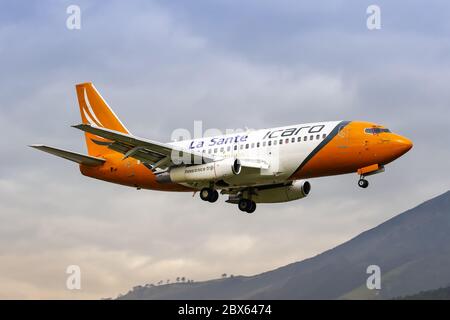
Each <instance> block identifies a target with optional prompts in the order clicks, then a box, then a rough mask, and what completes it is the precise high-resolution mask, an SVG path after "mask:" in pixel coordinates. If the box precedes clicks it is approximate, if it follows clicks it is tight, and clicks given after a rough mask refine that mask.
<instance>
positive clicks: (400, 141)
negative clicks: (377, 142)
mask: <svg viewBox="0 0 450 320" xmlns="http://www.w3.org/2000/svg"><path fill="white" fill-rule="evenodd" d="M392 142H393V143H394V144H395V146H396V148H397V149H399V150H400V151H401V152H402V153H406V152H408V151H409V150H410V149H411V148H412V147H413V143H412V141H411V140H409V139H408V138H405V137H403V136H397V137H396V138H395V139H394V140H393V141H392Z"/></svg>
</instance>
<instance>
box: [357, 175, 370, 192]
mask: <svg viewBox="0 0 450 320" xmlns="http://www.w3.org/2000/svg"><path fill="white" fill-rule="evenodd" d="M358 186H359V187H361V188H363V189H365V188H367V187H368V186H369V181H367V180H366V179H364V176H361V178H359V180H358Z"/></svg>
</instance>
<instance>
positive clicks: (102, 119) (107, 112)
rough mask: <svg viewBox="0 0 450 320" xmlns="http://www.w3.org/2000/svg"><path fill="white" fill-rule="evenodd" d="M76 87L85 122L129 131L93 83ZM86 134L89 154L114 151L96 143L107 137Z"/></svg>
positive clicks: (97, 154)
mask: <svg viewBox="0 0 450 320" xmlns="http://www.w3.org/2000/svg"><path fill="white" fill-rule="evenodd" d="M76 88H77V96H78V103H79V105H80V113H81V120H82V121H83V123H84V124H90V125H95V126H98V127H102V128H106V129H111V130H116V131H119V132H122V133H129V131H128V130H127V128H125V126H124V125H123V124H122V122H120V120H119V118H118V117H117V116H116V114H115V113H114V111H112V109H111V108H110V107H109V106H108V104H107V103H106V101H105V100H104V99H103V98H102V96H101V95H100V93H98V91H97V89H95V87H94V85H93V84H92V83H90V82H87V83H80V84H77V85H76ZM85 136H86V145H87V149H88V154H89V155H91V156H95V157H99V156H101V155H103V154H105V153H112V152H114V151H112V150H110V149H108V148H107V147H105V146H103V145H101V144H98V143H95V141H106V140H105V139H103V138H101V137H97V136H95V135H93V134H91V133H85Z"/></svg>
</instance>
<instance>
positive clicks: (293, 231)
mask: <svg viewBox="0 0 450 320" xmlns="http://www.w3.org/2000/svg"><path fill="white" fill-rule="evenodd" d="M72 4H75V5H78V6H79V7H80V9H81V29H79V30H69V29H68V28H67V27H66V20H67V18H68V17H69V15H68V14H67V13H66V9H67V7H68V6H69V5H72ZM371 4H376V5H378V6H379V7H380V9H381V29H379V30H369V29H368V28H367V26H366V20H367V17H368V14H367V13H366V9H367V7H368V6H369V5H371ZM448 12H450V3H449V2H448V1H376V2H373V1H364V0H363V1H361V0H358V1H356V0H355V1H344V0H342V1H320V2H317V1H294V0H281V1H264V0H247V1H244V2H243V1H234V0H209V1H207V0H197V1H186V0H180V1H177V0H174V1H167V0H166V1H126V2H125V1H108V2H106V1H76V0H75V1H5V0H1V1H0V70H1V73H0V74H1V76H0V127H1V128H2V132H3V138H2V139H0V149H1V154H2V157H1V158H0V299H10V298H15V299H98V298H104V297H116V296H117V295H118V294H119V293H125V292H127V291H128V290H129V289H130V288H131V287H133V286H135V285H143V284H147V283H157V282H158V281H160V280H164V281H166V280H167V279H170V280H171V281H174V280H175V278H176V277H178V276H180V277H181V276H184V277H186V278H188V279H193V280H194V281H201V280H207V279H213V278H218V277H220V275H221V274H222V273H227V274H234V275H253V274H257V273H260V272H264V271H267V270H270V269H273V268H276V267H279V266H283V265H285V264H288V263H291V262H294V261H299V260H302V259H305V258H308V257H312V256H315V255H317V254H319V253H321V252H323V251H324V250H327V249H330V248H332V247H334V246H336V245H338V244H340V243H342V242H344V241H347V240H349V239H351V238H352V237H354V236H356V235H357V234H359V233H360V232H363V231H365V230H367V229H370V228H373V227H375V226H377V225H378V224H380V223H382V222H383V221H385V220H387V219H389V218H391V217H393V216H395V215H397V214H399V213H401V212H402V211H404V210H407V209H409V208H411V207H414V206H415V205H417V204H419V203H421V202H422V201H424V200H427V199H429V198H431V197H433V196H436V195H439V194H441V193H443V192H445V191H447V190H449V172H448V170H447V167H448V163H449V160H450V151H449V148H448V146H449V145H450V139H449V134H448V124H449V117H450V108H449V107H450V90H449V84H450V37H449V36H450V19H449V17H448ZM86 81H92V82H94V84H95V86H96V87H97V89H98V90H99V91H100V92H101V94H102V96H103V97H104V98H105V99H106V100H107V101H108V103H109V105H110V106H111V107H112V108H113V109H114V111H115V112H116V113H117V115H118V116H119V117H120V119H121V120H122V122H123V123H124V124H125V125H126V127H127V128H128V129H129V130H130V131H131V132H132V133H133V134H135V135H137V136H141V137H146V138H149V139H153V140H159V141H166V142H167V141H170V137H171V133H172V132H173V131H174V130H175V129H178V128H185V129H188V130H189V131H191V132H192V130H193V128H194V121H202V124H203V128H204V129H208V128H218V129H220V130H223V131H225V130H226V129H232V128H246V127H248V128H265V127H275V126H283V125H289V124H294V123H305V122H312V121H327V120H367V121H372V122H376V123H380V124H383V125H385V126H387V127H388V128H390V129H391V130H392V131H394V132H397V133H399V134H402V135H404V136H406V137H408V138H410V139H411V140H413V142H414V148H413V149H412V150H411V151H410V152H409V153H407V154H406V155H405V156H403V157H402V158H400V159H398V160H397V161H395V162H393V163H391V164H389V165H388V166H387V167H386V172H385V173H383V174H379V175H375V176H373V177H370V179H369V180H370V186H369V188H368V189H365V190H362V189H360V188H358V187H357V184H356V182H357V178H358V177H357V175H356V174H350V175H344V176H335V177H327V178H318V179H312V180H311V181H310V182H311V184H312V191H311V194H310V196H308V197H307V198H305V199H302V200H298V201H293V202H289V203H283V204H265V205H259V206H258V209H257V211H256V212H255V213H254V214H252V215H247V214H242V213H241V212H240V211H239V210H238V209H237V208H236V207H235V206H233V205H230V204H227V203H225V202H224V200H225V199H224V198H223V197H222V198H221V199H220V200H219V201H218V202H217V203H215V204H210V203H206V202H203V201H201V200H200V199H199V198H198V195H197V196H195V197H192V193H163V192H158V191H148V190H139V191H137V190H135V189H132V188H127V187H123V186H118V185H114V184H108V183H105V182H101V181H97V180H92V179H88V178H86V177H84V176H82V175H81V174H80V173H79V169H78V167H77V166H76V165H75V164H73V163H71V162H68V161H64V160H62V159H59V158H56V157H52V156H50V155H47V154H44V153H41V152H38V151H36V150H34V149H31V148H29V147H27V145H29V144H33V143H45V144H48V145H52V146H57V147H60V148H64V149H69V150H74V151H76V152H82V153H85V152H86V147H85V143H84V138H83V136H82V134H81V132H80V131H79V130H76V129H73V128H71V127H70V126H71V125H74V124H78V123H79V122H80V115H79V111H78V103H77V99H76V93H75V87H74V86H75V84H76V83H80V82H86ZM69 265H78V266H79V267H80V269H81V289H80V290H68V289H67V287H66V280H67V277H68V274H66V269H67V267H68V266H69Z"/></svg>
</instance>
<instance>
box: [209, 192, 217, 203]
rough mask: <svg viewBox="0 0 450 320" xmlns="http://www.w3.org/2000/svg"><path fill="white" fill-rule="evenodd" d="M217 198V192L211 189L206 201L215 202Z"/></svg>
mask: <svg viewBox="0 0 450 320" xmlns="http://www.w3.org/2000/svg"><path fill="white" fill-rule="evenodd" d="M217 199H219V193H218V192H217V190H212V192H211V194H210V196H209V199H208V201H209V202H211V203H213V202H216V201H217Z"/></svg>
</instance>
